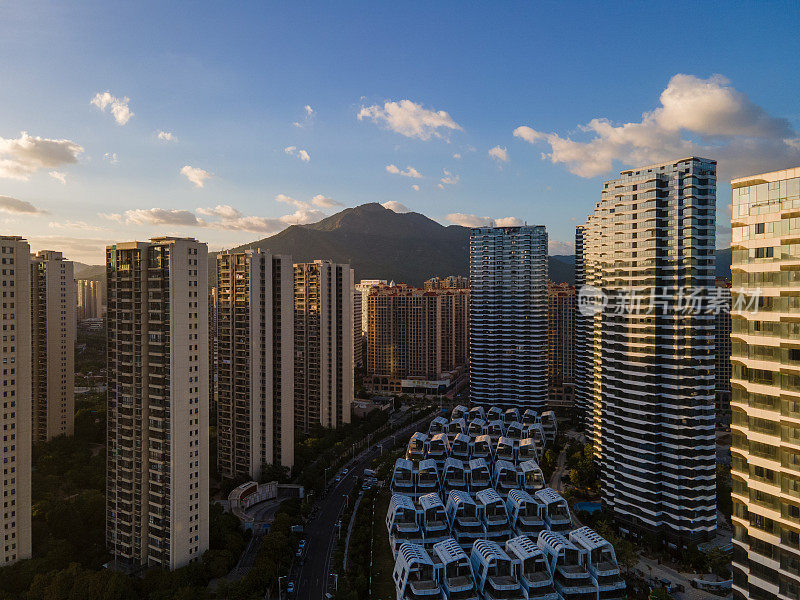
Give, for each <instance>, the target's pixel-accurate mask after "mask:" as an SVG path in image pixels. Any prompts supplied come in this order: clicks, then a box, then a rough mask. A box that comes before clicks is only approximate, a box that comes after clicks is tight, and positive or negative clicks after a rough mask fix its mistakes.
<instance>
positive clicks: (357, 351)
mask: <svg viewBox="0 0 800 600" xmlns="http://www.w3.org/2000/svg"><path fill="white" fill-rule="evenodd" d="M361 298H362V294H361V292H360V291H358V290H355V289H354V290H353V365H354V366H355V367H361V366H363V365H364V332H363V331H362V329H361V315H362V313H363V310H362V308H361Z"/></svg>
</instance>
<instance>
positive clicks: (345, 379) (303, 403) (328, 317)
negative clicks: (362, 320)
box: [294, 260, 354, 431]
mask: <svg viewBox="0 0 800 600" xmlns="http://www.w3.org/2000/svg"><path fill="white" fill-rule="evenodd" d="M353 315H354V313H353V269H351V268H350V265H342V264H336V263H333V262H330V261H324V260H318V261H315V262H310V263H298V264H295V265H294V356H295V364H294V409H295V427H297V428H300V429H302V430H304V431H308V430H309V429H311V428H312V427H315V426H320V425H321V426H322V427H328V428H336V427H339V426H340V425H341V424H343V423H349V422H350V406H351V405H352V403H353V330H354V326H353Z"/></svg>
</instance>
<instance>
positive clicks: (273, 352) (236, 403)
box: [216, 249, 294, 480]
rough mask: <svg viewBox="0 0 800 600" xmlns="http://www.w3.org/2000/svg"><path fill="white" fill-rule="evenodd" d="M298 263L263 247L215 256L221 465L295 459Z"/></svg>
mask: <svg viewBox="0 0 800 600" xmlns="http://www.w3.org/2000/svg"><path fill="white" fill-rule="evenodd" d="M293 290H294V270H293V266H292V259H291V257H289V256H281V255H272V254H269V253H268V252H264V251H262V250H258V249H255V250H246V251H243V252H233V251H232V252H221V253H220V254H218V255H217V317H216V334H217V384H216V386H217V469H218V471H219V473H220V475H222V476H223V477H227V478H228V479H237V478H250V479H254V480H259V479H260V478H261V475H262V473H263V472H264V467H265V466H267V465H277V466H282V467H287V468H291V467H293V466H294V295H293V294H294V292H293Z"/></svg>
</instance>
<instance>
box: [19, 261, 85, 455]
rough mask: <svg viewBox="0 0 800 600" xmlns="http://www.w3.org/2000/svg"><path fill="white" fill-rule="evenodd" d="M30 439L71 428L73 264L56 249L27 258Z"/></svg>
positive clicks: (65, 432)
mask: <svg viewBox="0 0 800 600" xmlns="http://www.w3.org/2000/svg"><path fill="white" fill-rule="evenodd" d="M30 264H31V269H30V273H31V327H32V334H31V345H32V352H33V355H32V365H31V367H32V375H31V382H32V388H33V389H32V393H33V441H34V443H36V442H44V441H47V440H49V439H52V438H53V437H55V436H57V435H72V434H73V433H74V432H75V336H76V318H75V304H76V299H77V290H76V286H75V278H74V275H73V268H74V267H73V264H72V262H71V261H68V260H64V257H63V256H62V255H61V253H60V252H53V251H51V250H42V251H41V252H39V253H38V254H37V255H35V256H32V257H31V263H30Z"/></svg>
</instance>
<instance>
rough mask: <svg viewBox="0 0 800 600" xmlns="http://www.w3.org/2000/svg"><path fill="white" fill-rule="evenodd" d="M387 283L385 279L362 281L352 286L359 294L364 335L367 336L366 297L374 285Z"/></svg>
mask: <svg viewBox="0 0 800 600" xmlns="http://www.w3.org/2000/svg"><path fill="white" fill-rule="evenodd" d="M388 283H389V282H388V281H386V280H385V279H362V280H361V281H360V282H359V283H356V284H355V286H354V287H355V290H356V292H361V332H362V333H363V334H364V335H367V326H368V323H367V296H368V295H369V291H370V289H372V288H374V287H375V286H376V285H387V284H388Z"/></svg>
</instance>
